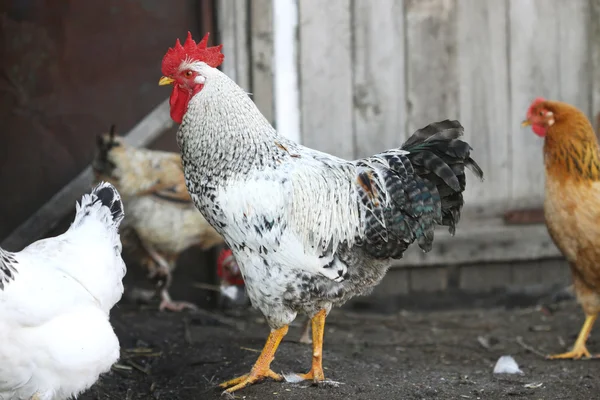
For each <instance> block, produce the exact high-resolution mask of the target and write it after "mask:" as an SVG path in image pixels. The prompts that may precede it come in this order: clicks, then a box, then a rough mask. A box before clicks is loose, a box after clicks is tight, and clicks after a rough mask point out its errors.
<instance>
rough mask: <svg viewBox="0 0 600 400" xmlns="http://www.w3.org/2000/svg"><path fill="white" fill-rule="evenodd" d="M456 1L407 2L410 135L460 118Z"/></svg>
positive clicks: (413, 0) (412, 0)
mask: <svg viewBox="0 0 600 400" xmlns="http://www.w3.org/2000/svg"><path fill="white" fill-rule="evenodd" d="M456 11H457V2H456V0H406V1H405V12H406V36H407V37H406V42H407V59H406V68H407V81H406V87H407V101H408V132H409V133H412V132H414V131H415V130H416V129H418V128H422V127H423V126H425V125H427V124H428V123H430V122H433V121H439V120H442V119H446V118H449V119H456V118H458V71H457V41H456V37H457V19H456V18H457V12H456Z"/></svg>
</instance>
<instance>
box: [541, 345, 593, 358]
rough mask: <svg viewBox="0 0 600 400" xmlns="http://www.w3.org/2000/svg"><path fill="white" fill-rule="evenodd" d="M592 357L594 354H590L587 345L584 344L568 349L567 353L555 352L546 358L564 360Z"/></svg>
mask: <svg viewBox="0 0 600 400" xmlns="http://www.w3.org/2000/svg"><path fill="white" fill-rule="evenodd" d="M591 357H592V355H591V354H590V352H589V351H588V349H587V348H586V347H585V345H583V346H576V347H575V348H574V349H573V350H571V351H568V352H566V353H562V354H553V355H550V356H547V357H546V358H547V359H549V360H564V359H572V360H579V359H580V358H591Z"/></svg>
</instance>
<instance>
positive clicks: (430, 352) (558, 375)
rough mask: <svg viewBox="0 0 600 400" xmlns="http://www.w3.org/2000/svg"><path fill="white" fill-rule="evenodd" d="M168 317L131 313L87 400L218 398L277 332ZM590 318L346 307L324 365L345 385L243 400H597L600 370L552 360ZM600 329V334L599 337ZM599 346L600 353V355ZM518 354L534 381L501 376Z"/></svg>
mask: <svg viewBox="0 0 600 400" xmlns="http://www.w3.org/2000/svg"><path fill="white" fill-rule="evenodd" d="M238 314H239V315H238V316H234V315H231V314H229V315H226V314H224V313H222V312H218V313H217V312H208V311H201V312H199V313H191V312H185V313H181V314H173V313H161V312H158V311H156V310H155V309H154V308H153V307H152V308H150V307H147V306H146V307H140V306H132V305H121V306H119V307H118V308H116V309H115V310H114V311H113V318H112V319H113V324H114V327H115V330H116V332H117V334H118V336H119V338H120V340H121V346H122V349H123V350H122V359H121V360H120V362H119V364H118V365H116V366H115V367H114V368H113V370H112V371H111V372H110V373H109V374H107V375H106V376H103V377H102V378H101V380H100V381H99V382H98V383H97V384H96V385H95V386H94V387H92V388H91V389H90V390H89V391H88V392H86V393H85V394H84V395H82V396H81V397H80V399H81V400H92V399H119V400H123V399H125V400H129V399H131V400H133V399H164V400H171V399H174V400H175V399H180V400H191V399H218V398H220V393H221V391H220V390H219V389H218V388H217V387H216V384H217V383H219V382H221V381H223V380H226V379H229V378H232V377H235V376H237V375H240V374H243V373H246V372H248V371H249V369H250V367H251V366H252V363H253V362H254V360H255V359H256V357H257V356H258V351H259V350H260V349H261V348H262V345H263V343H264V340H265V339H266V336H267V334H268V328H267V326H266V325H265V323H264V322H263V320H262V318H261V317H260V315H259V314H257V313H256V312H255V311H245V312H238ZM582 321H583V316H582V313H581V310H580V308H579V307H578V306H577V305H576V304H575V303H574V302H572V301H565V302H561V303H558V304H555V305H553V306H552V307H550V309H548V308H545V307H543V308H540V307H530V308H513V309H510V310H508V309H505V308H504V309H501V308H494V309H468V310H467V309H463V310H445V311H429V312H423V311H421V312H413V311H410V312H409V311H401V312H395V313H389V314H386V315H381V314H375V313H372V312H364V311H361V312H356V311H350V310H347V309H336V310H333V311H332V313H331V314H330V316H329V318H328V321H327V326H326V334H325V348H324V367H325V374H326V376H327V378H328V379H331V380H334V381H338V382H341V384H340V385H339V386H338V387H332V386H326V387H314V386H311V385H310V384H308V383H300V384H292V383H280V382H272V381H265V382H264V383H260V384H257V385H254V386H252V387H249V388H247V389H245V390H242V391H240V392H238V394H237V396H238V397H239V398H242V399H248V400H251V399H261V400H262V399H292V400H307V399H344V400H346V399H357V400H358V399H365V400H367V399H372V400H377V399H386V400H387V399H503V398H510V399H593V398H598V393H599V392H600V379H598V378H599V377H600V361H597V360H584V361H547V360H545V359H544V358H543V357H542V356H543V354H546V353H550V352H558V351H562V350H565V349H566V348H567V347H569V346H570V345H571V344H572V342H573V341H574V339H575V337H576V334H577V333H578V331H579V328H580V326H581V323H582ZM302 322H303V320H302V319H300V318H299V319H298V320H297V321H296V324H297V325H296V326H294V327H292V328H291V329H290V332H289V333H288V336H287V337H286V340H285V341H284V342H283V343H282V345H281V347H280V349H279V351H278V352H277V355H276V358H275V361H274V362H273V365H272V367H273V369H274V370H275V371H277V372H291V371H294V372H304V371H305V370H307V369H308V367H309V365H310V358H311V357H310V354H311V353H310V346H309V345H306V344H301V343H299V342H297V340H298V338H299V335H300V331H301V327H300V325H301V323H302ZM597 331H598V330H597ZM594 336H595V337H598V335H594V334H593V333H592V337H590V340H589V342H588V344H589V348H590V350H591V351H593V350H600V343H598V341H597V340H595V338H594ZM502 355H512V356H513V357H514V358H515V360H516V361H517V363H518V364H519V366H520V368H521V370H522V371H523V374H522V375H494V374H493V373H492V370H493V367H494V365H495V363H496V361H497V360H498V358H499V357H500V356H502Z"/></svg>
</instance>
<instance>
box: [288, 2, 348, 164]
mask: <svg viewBox="0 0 600 400" xmlns="http://www.w3.org/2000/svg"><path fill="white" fill-rule="evenodd" d="M298 5H299V38H300V39H299V47H300V52H299V53H300V54H299V65H300V68H299V71H300V98H301V103H300V104H301V112H302V116H301V122H302V143H303V144H305V145H306V146H309V147H313V148H315V149H318V150H321V151H325V152H328V153H331V154H334V155H336V156H339V157H344V158H352V157H353V156H354V137H353V114H352V111H353V107H352V64H351V63H352V56H351V53H352V49H351V23H350V22H351V18H350V15H351V14H350V2H348V1H346V0H330V1H320V0H302V1H299V2H298Z"/></svg>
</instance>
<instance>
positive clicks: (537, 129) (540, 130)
mask: <svg viewBox="0 0 600 400" xmlns="http://www.w3.org/2000/svg"><path fill="white" fill-rule="evenodd" d="M531 130H532V131H533V133H535V134H536V135H538V136H539V137H545V136H546V131H547V130H548V128H546V127H545V126H542V125H531Z"/></svg>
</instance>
